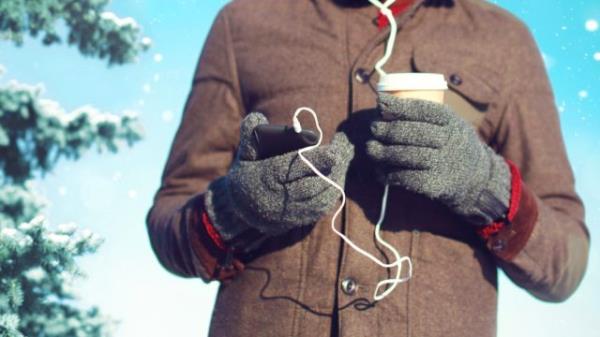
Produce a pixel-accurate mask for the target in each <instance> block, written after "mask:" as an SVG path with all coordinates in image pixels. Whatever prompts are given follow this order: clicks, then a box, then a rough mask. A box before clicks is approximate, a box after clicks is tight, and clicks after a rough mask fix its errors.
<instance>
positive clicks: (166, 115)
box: [162, 110, 173, 122]
mask: <svg viewBox="0 0 600 337" xmlns="http://www.w3.org/2000/svg"><path fill="white" fill-rule="evenodd" d="M162 119H163V121H165V122H170V121H172V120H173V112H172V111H171V110H165V111H163V113H162Z"/></svg>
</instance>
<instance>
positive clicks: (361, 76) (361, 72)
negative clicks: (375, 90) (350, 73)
mask: <svg viewBox="0 0 600 337" xmlns="http://www.w3.org/2000/svg"><path fill="white" fill-rule="evenodd" d="M369 77H371V76H370V75H369V72H368V71H367V70H366V69H364V68H358V69H357V70H356V73H355V74H354V79H356V82H358V83H367V82H368V81H369Z"/></svg>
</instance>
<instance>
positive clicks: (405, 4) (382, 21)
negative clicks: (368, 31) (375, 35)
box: [377, 0, 414, 29]
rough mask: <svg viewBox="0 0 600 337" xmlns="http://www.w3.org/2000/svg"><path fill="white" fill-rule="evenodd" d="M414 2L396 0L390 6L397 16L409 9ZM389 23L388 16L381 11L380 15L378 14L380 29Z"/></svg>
mask: <svg viewBox="0 0 600 337" xmlns="http://www.w3.org/2000/svg"><path fill="white" fill-rule="evenodd" d="M413 2H414V0H396V2H394V3H393V4H392V5H391V6H390V10H391V11H392V13H393V14H394V16H396V15H398V14H400V13H402V12H404V11H405V10H407V9H408V8H409V7H410V5H412V3H413ZM388 24H389V22H388V19H387V17H386V16H385V15H383V14H382V13H379V16H377V25H378V26H379V29H383V28H385V27H386V26H387V25H388Z"/></svg>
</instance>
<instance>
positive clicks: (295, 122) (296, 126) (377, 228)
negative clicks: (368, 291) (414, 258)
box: [293, 107, 412, 301]
mask: <svg viewBox="0 0 600 337" xmlns="http://www.w3.org/2000/svg"><path fill="white" fill-rule="evenodd" d="M303 111H308V112H309V113H310V114H311V115H312V116H313V118H314V120H315V125H316V127H317V131H318V132H319V140H318V141H317V143H316V144H315V145H311V146H307V147H305V148H302V149H300V150H298V156H299V157H300V159H302V161H303V162H304V163H305V164H306V165H308V167H310V169H311V170H312V171H313V172H314V173H315V174H316V175H318V176H319V177H320V178H321V179H323V180H325V181H326V182H327V183H329V184H330V185H332V186H333V187H335V188H336V189H337V190H338V191H340V192H341V193H342V203H341V204H340V207H339V208H338V209H337V210H336V212H335V213H334V215H333V217H332V218H331V229H332V230H333V231H334V232H335V233H336V234H337V235H338V236H340V237H341V238H342V239H343V240H344V242H346V243H347V244H348V245H350V247H352V248H353V249H354V250H356V251H357V252H359V253H360V254H362V255H364V256H366V257H367V258H369V259H370V260H371V261H373V262H375V263H376V264H378V265H379V266H381V267H384V268H392V267H397V270H396V277H395V278H391V279H386V280H383V281H380V282H379V283H377V286H376V287H375V291H374V293H373V299H374V300H375V301H379V300H381V299H383V298H385V297H386V296H387V295H389V294H390V293H391V292H392V291H393V290H394V289H395V288H396V286H397V285H398V284H400V283H403V282H406V281H408V280H409V279H410V278H411V277H412V262H411V260H410V258H409V257H408V256H404V257H403V256H401V255H400V253H398V251H397V250H396V249H395V248H394V247H393V246H392V245H390V244H389V243H388V242H386V241H385V240H383V238H382V237H381V225H382V224H383V221H384V219H385V213H386V209H387V199H388V193H389V187H390V186H389V184H386V185H385V188H384V192H383V198H382V202H381V213H380V215H379V220H378V221H377V225H376V226H375V238H376V240H377V241H378V242H379V243H381V244H382V245H383V246H384V247H386V248H387V249H389V250H390V251H391V252H392V253H393V254H394V258H395V261H394V262H392V263H386V262H383V261H381V260H379V259H378V258H377V257H375V256H373V255H372V254H371V253H369V252H367V251H365V250H364V249H362V248H360V247H359V246H357V245H356V244H355V243H354V242H352V240H350V238H348V237H347V236H346V235H344V234H343V233H342V232H340V231H338V230H337V228H335V219H336V218H337V217H338V215H339V214H340V212H341V211H342V209H343V208H344V206H345V204H346V193H345V192H344V188H343V187H342V186H340V185H338V184H337V183H336V182H335V181H333V180H331V179H329V178H328V177H326V176H325V175H324V174H323V173H321V172H320V171H319V170H318V169H317V168H316V167H315V166H314V165H313V164H312V163H311V162H310V161H309V160H308V159H306V157H304V152H307V151H310V150H313V149H315V148H317V147H319V146H320V145H321V142H322V140H323V131H322V130H321V126H320V125H319V119H318V118H317V114H316V113H315V111H314V110H312V109H311V108H307V107H302V108H299V109H298V110H296V112H295V113H294V117H293V125H294V130H296V132H300V131H302V127H301V125H300V122H299V120H298V116H299V115H300V113H301V112H303ZM404 262H406V263H407V264H408V275H407V276H406V277H402V266H403V264H404ZM384 285H391V286H390V287H389V288H387V289H385V291H384V292H383V293H382V294H378V293H379V288H381V287H382V286H384Z"/></svg>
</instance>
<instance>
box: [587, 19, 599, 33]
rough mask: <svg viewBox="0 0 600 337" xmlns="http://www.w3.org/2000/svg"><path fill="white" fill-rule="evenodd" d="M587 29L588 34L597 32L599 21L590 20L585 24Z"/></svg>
mask: <svg viewBox="0 0 600 337" xmlns="http://www.w3.org/2000/svg"><path fill="white" fill-rule="evenodd" d="M585 29H586V30H587V31H588V32H595V31H597V30H598V21H596V20H594V19H589V20H587V21H586V22H585Z"/></svg>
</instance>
